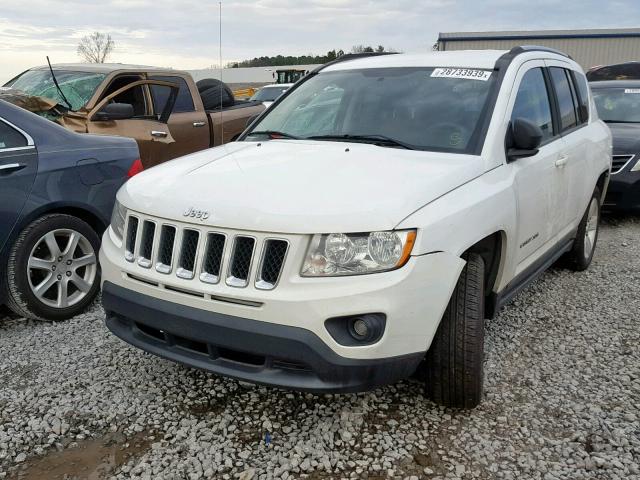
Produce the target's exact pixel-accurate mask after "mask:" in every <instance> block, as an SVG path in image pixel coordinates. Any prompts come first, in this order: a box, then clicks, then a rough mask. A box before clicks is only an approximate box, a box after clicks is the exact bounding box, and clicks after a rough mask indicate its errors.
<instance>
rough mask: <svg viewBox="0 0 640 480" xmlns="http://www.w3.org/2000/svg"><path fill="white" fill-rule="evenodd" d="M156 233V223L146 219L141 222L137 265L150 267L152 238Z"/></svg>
mask: <svg viewBox="0 0 640 480" xmlns="http://www.w3.org/2000/svg"><path fill="white" fill-rule="evenodd" d="M155 233H156V224H155V223H153V222H150V221H149V220H146V221H145V222H144V223H143V224H142V237H141V238H140V255H139V257H138V265H140V266H141V267H143V268H150V267H151V259H152V258H153V239H154V237H155Z"/></svg>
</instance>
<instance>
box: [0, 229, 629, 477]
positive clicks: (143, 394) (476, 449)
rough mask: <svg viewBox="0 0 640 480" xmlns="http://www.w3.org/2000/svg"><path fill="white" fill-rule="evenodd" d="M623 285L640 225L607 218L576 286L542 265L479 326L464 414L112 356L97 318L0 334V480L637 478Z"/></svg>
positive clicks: (128, 352)
mask: <svg viewBox="0 0 640 480" xmlns="http://www.w3.org/2000/svg"><path fill="white" fill-rule="evenodd" d="M639 286H640V220H639V219H637V218H633V217H617V218H614V219H608V220H607V221H606V223H605V225H604V226H603V230H602V232H601V237H600V243H599V248H598V251H597V254H596V258H595V260H594V263H593V265H592V266H591V268H590V269H589V270H588V271H587V272H584V273H579V274H574V273H570V272H569V271H566V270H563V269H561V268H554V269H553V270H551V271H549V272H548V273H546V274H545V275H544V276H543V277H542V279H540V280H539V281H538V282H537V283H535V284H534V285H532V286H531V287H530V288H529V289H528V290H527V291H525V292H524V293H522V294H521V295H520V296H519V297H518V298H517V299H516V301H515V302H514V303H512V304H511V305H510V306H508V307H507V308H505V309H504V310H503V311H502V312H501V314H500V315H499V317H498V318H497V319H495V320H493V321H491V322H489V323H488V325H487V340H486V343H487V345H486V350H487V355H486V369H485V370H486V375H487V378H486V398H485V400H484V402H483V403H482V405H481V406H480V407H478V408H476V409H475V410H473V411H455V410H446V409H442V408H439V407H438V406H436V405H434V404H433V403H432V402H430V401H428V400H426V399H425V398H424V397H423V396H422V394H421V387H420V385H419V384H418V383H417V382H413V381H408V382H403V383H400V384H397V385H394V386H390V387H386V388H382V389H379V390H376V391H374V392H370V393H365V394H358V395H346V396H333V395H324V396H314V395H308V394H299V393H288V392H282V391H277V390H273V389H267V388H249V387H245V386H242V385H240V384H238V383H237V382H235V381H233V380H228V379H224V378H220V377H216V376H214V375H210V374H207V373H204V372H201V371H197V370H193V369H188V368H185V367H183V366H180V365H177V364H174V363H171V362H168V361H164V360H160V359H158V358H155V357H152V356H150V355H147V354H145V353H142V352H140V351H138V350H136V349H134V348H130V347H128V346H127V345H126V344H125V343H123V342H121V341H120V340H118V339H116V338H115V337H113V336H112V335H110V334H109V333H108V332H107V330H106V328H105V327H104V325H103V313H102V311H101V309H100V308H99V307H95V308H94V309H93V310H92V311H91V312H89V313H88V314H86V315H83V316H81V317H78V318H75V319H73V320H71V321H68V322H63V323H57V324H37V323H33V322H27V321H24V320H19V319H17V320H16V319H13V320H9V319H5V320H4V321H3V322H0V352H2V357H1V358H0V478H10V479H13V478H51V479H53V478H74V477H75V478H117V479H125V478H142V479H199V478H225V479H230V478H242V479H245V480H247V479H250V478H272V477H280V478H287V477H293V478H300V477H302V476H308V477H309V478H314V479H317V478H330V477H333V478H341V477H357V478H394V477H397V478H407V477H413V478H416V479H417V478H432V479H435V478H440V479H444V478H465V479H470V478H481V479H485V478H501V479H516V478H518V479H525V478H526V479H528V478H531V479H544V480H551V479H559V478H572V479H631V478H640V328H639V327H640V321H639V318H638V317H639V313H638V312H640V295H638V293H639V289H638V287H639ZM78 452H80V453H81V454H79V453H78ZM79 459H80V460H79ZM83 462H84V464H83ZM65 475H66V476H65Z"/></svg>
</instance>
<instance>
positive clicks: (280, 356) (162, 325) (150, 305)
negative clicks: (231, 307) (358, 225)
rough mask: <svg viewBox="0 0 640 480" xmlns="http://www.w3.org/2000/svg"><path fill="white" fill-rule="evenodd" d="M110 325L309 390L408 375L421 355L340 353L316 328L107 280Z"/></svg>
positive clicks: (364, 385) (165, 352) (201, 364)
mask: <svg viewBox="0 0 640 480" xmlns="http://www.w3.org/2000/svg"><path fill="white" fill-rule="evenodd" d="M102 302H103V305H104V308H105V311H106V317H107V320H106V322H107V327H108V328H109V330H111V332H113V333H114V334H115V335H117V336H118V337H120V338H121V339H123V340H124V341H126V342H127V343H130V344H132V345H134V346H136V347H138V348H141V349H142V350H145V351H147V352H149V353H153V354H155V355H158V356H161V357H164V358H168V359H170V360H174V361H176V362H180V363H184V364H187V365H190V366H193V367H197V368H202V369H205V370H208V371H211V372H214V373H218V374H221V375H225V376H229V377H233V378H237V379H239V380H244V381H248V382H253V383H259V384H264V385H273V386H278V387H283V388H291V389H296V390H304V391H311V392H341V393H346V392H357V391H364V390H370V389H372V388H375V387H377V386H380V385H385V384H389V383H393V382H395V381H397V380H400V379H402V378H406V377H408V376H410V375H411V374H412V373H413V372H414V371H415V370H416V368H417V366H418V364H419V363H420V361H421V360H422V359H423V357H424V353H413V354H408V355H402V356H398V357H390V358H381V359H369V360H360V359H350V358H345V357H341V356H339V355H337V354H336V353H335V352H334V351H333V350H331V349H330V348H329V347H328V346H327V345H326V344H325V343H324V342H323V341H322V340H321V339H320V338H319V337H318V336H316V335H315V334H314V333H313V332H311V331H309V330H306V329H304V328H299V327H290V326H284V325H276V324H271V323H267V322H260V321H257V320H250V319H246V318H237V317H232V316H229V315H224V314H220V313H215V312H207V311H204V310H199V309H196V308H191V307H185V306H182V305H178V304H175V303H172V302H167V301H164V300H160V299H156V298H153V297H147V296H144V295H139V294H137V293H135V292H134V291H132V290H127V289H125V288H122V287H119V286H117V285H114V284H112V283H109V282H105V283H104V285H103V293H102Z"/></svg>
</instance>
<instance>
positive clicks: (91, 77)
mask: <svg viewBox="0 0 640 480" xmlns="http://www.w3.org/2000/svg"><path fill="white" fill-rule="evenodd" d="M54 73H55V74H56V79H57V80H58V84H59V85H60V89H61V90H62V92H63V93H64V96H65V97H67V100H69V103H71V107H72V110H78V109H80V108H82V107H84V106H85V105H86V103H87V102H88V101H89V100H90V99H91V97H92V96H93V94H94V93H95V92H96V90H97V88H98V86H99V85H100V84H101V83H102V82H103V81H104V79H105V77H106V75H105V74H102V73H87V72H75V71H70V70H54ZM7 86H8V87H11V88H15V89H16V90H21V91H23V92H24V93H26V94H28V95H34V96H39V97H46V98H50V99H51V100H55V101H57V102H58V103H60V104H62V105H66V103H65V101H64V100H63V99H62V96H61V95H60V92H58V89H57V88H56V86H55V84H54V83H53V78H51V72H50V71H49V70H27V71H26V72H24V73H23V74H22V75H20V76H19V77H18V78H16V79H15V80H14V81H13V82H12V83H11V85H7Z"/></svg>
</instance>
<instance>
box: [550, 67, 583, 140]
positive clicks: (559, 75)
mask: <svg viewBox="0 0 640 480" xmlns="http://www.w3.org/2000/svg"><path fill="white" fill-rule="evenodd" d="M549 72H550V74H551V81H552V82H553V86H554V88H555V91H556V96H557V97H558V110H559V111H558V113H559V115H560V130H561V131H563V132H564V131H565V130H569V129H571V128H573V127H575V126H577V125H578V119H577V117H576V107H575V105H574V103H573V93H572V91H571V84H570V83H569V82H570V80H569V77H568V76H567V74H568V73H569V72H567V71H566V70H565V69H564V68H559V67H551V68H550V69H549Z"/></svg>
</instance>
